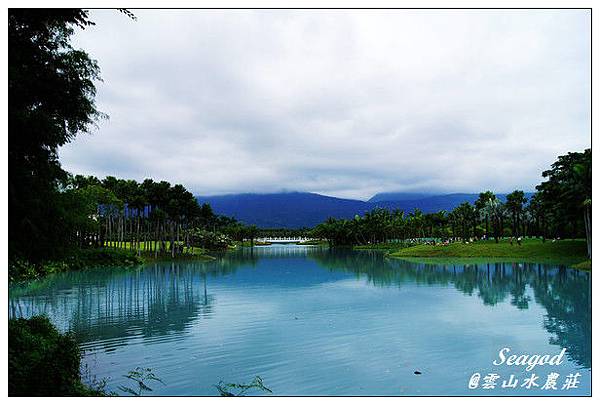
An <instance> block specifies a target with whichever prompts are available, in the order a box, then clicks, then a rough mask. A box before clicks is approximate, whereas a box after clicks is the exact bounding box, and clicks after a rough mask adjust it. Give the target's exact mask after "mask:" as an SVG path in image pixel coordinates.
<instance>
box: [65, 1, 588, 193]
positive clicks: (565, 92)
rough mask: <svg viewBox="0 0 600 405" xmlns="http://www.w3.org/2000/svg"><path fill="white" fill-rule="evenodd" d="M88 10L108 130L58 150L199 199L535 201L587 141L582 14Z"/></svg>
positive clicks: (73, 162) (80, 168)
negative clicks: (509, 196) (500, 197)
mask: <svg viewBox="0 0 600 405" xmlns="http://www.w3.org/2000/svg"><path fill="white" fill-rule="evenodd" d="M134 13H135V14H136V15H137V17H138V20H137V21H135V22H134V21H131V20H130V19H128V18H127V17H126V16H124V15H122V14H120V13H118V12H116V11H111V10H99V11H93V12H92V13H91V17H92V19H93V20H94V21H95V22H96V24H97V25H96V26H95V27H92V28H89V29H87V30H85V31H83V32H80V33H78V34H77V36H76V38H75V44H76V46H78V47H81V48H83V49H85V50H86V51H88V53H90V55H91V56H92V57H93V58H95V59H97V60H98V62H99V64H100V67H101V69H102V77H103V79H104V82H103V83H99V84H98V86H97V87H98V95H97V104H98V107H99V108H100V110H102V111H103V112H105V113H107V114H108V115H109V116H110V119H109V120H107V121H102V122H100V124H99V127H98V128H97V129H96V130H94V131H93V133H91V134H84V135H81V136H79V137H78V138H77V139H76V140H75V142H73V143H72V144H69V145H67V146H66V147H64V148H63V149H61V151H60V158H61V161H62V163H63V166H64V167H65V168H66V169H67V170H69V171H71V172H75V173H83V174H94V175H96V176H99V177H103V176H106V175H115V176H119V177H124V178H134V179H137V180H142V179H144V178H146V177H152V178H154V179H157V180H160V179H164V180H168V181H170V182H172V183H182V184H184V185H185V186H186V187H187V188H188V189H190V190H191V191H193V192H194V193H196V194H201V195H209V194H224V193H237V192H277V191H282V190H287V191H292V190H300V191H312V192H318V193H322V194H327V195H333V196H340V197H351V198H361V199H366V198H369V197H370V196H371V195H373V194H374V193H377V192H382V191H433V192H478V191H480V190H483V189H492V190H494V191H496V192H504V191H511V190H513V189H515V188H521V189H524V190H532V189H533V188H534V187H535V185H536V184H538V183H539V181H540V179H541V177H540V173H541V171H542V170H544V169H546V168H547V167H548V166H549V165H550V164H551V163H552V162H553V161H554V160H555V158H556V156H558V155H560V154H564V153H565V152H567V151H577V150H583V149H584V148H586V147H589V146H590V15H589V14H588V12H587V11H583V10H580V11H576V10H574V11H564V10H555V11H535V10H531V11H517V10H515V11H508V10H506V11H475V10H471V11H459V10H452V11H441V10H440V11H423V10H416V11H408V10H395V11H392V10H390V11H384V12H382V11H364V10H363V11H358V10H357V11H311V10H300V11H277V10H263V11H258V10H255V11H244V10H234V11H215V10H212V11H209V10H191V11H183V10H177V11H169V10H145V11H134Z"/></svg>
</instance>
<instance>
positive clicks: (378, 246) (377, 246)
mask: <svg viewBox="0 0 600 405" xmlns="http://www.w3.org/2000/svg"><path fill="white" fill-rule="evenodd" d="M405 247H406V244H405V243H402V242H386V243H372V244H369V245H356V246H354V247H353V249H355V250H387V251H388V252H394V251H398V250H400V249H403V248H405Z"/></svg>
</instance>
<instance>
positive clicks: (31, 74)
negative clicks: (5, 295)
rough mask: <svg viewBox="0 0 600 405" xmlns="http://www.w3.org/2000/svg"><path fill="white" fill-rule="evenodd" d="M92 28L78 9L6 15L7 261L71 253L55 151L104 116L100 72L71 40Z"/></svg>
mask: <svg viewBox="0 0 600 405" xmlns="http://www.w3.org/2000/svg"><path fill="white" fill-rule="evenodd" d="M90 25H92V23H91V22H90V21H89V20H88V16H87V12H85V11H82V10H75V9H11V10H9V15H8V26H9V27H8V62H9V63H8V65H9V66H8V89H9V90H8V93H9V94H8V96H9V108H8V121H9V131H8V145H9V147H8V166H9V167H10V170H9V175H8V201H9V212H10V220H9V238H8V245H9V256H10V258H11V259H14V258H27V259H28V260H29V261H32V262H36V263H37V262H39V261H41V260H46V259H49V258H53V257H54V258H56V257H59V256H60V255H61V254H62V253H63V251H64V249H68V248H70V243H71V240H70V239H71V234H72V232H71V229H70V225H71V224H70V222H69V221H68V220H67V221H65V216H64V212H65V210H64V209H63V203H64V201H63V198H62V196H61V195H60V193H59V186H60V185H61V184H63V183H64V181H65V180H66V175H65V173H64V171H63V170H62V168H61V167H60V163H59V161H58V154H57V150H58V148H59V147H60V146H62V145H64V144H66V143H68V142H70V141H72V140H73V139H74V138H75V136H76V135H77V134H78V133H80V132H87V131H88V129H89V128H90V127H91V126H93V125H94V123H95V122H96V120H98V119H100V118H102V117H103V115H102V113H100V112H99V111H98V110H97V109H96V106H95V104H94V97H95V92H96V89H95V87H94V81H95V80H99V79H100V78H99V68H98V66H97V64H96V62H95V61H94V60H92V59H91V58H90V57H89V56H88V55H87V54H86V53H85V52H84V51H82V50H77V49H74V48H73V47H72V46H71V45H70V43H69V41H70V38H71V36H72V35H73V33H74V29H75V28H81V29H83V28H86V27H88V26H90Z"/></svg>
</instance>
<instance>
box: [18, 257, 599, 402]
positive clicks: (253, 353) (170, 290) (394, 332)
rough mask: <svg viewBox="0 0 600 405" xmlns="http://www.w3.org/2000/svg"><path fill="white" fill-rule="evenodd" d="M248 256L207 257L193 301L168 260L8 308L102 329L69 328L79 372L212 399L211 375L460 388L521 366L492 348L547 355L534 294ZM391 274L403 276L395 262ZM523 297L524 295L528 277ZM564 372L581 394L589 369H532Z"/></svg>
mask: <svg viewBox="0 0 600 405" xmlns="http://www.w3.org/2000/svg"><path fill="white" fill-rule="evenodd" d="M257 252H258V253H256V252H255V253H256V254H258V256H259V257H258V259H257V258H256V257H254V260H253V261H252V262H251V263H250V262H249V259H248V258H247V257H246V256H244V255H241V256H240V257H239V258H238V259H239V260H237V259H236V260H234V259H235V257H233V256H235V255H233V256H232V258H231V261H230V262H229V264H228V268H227V269H221V270H222V271H221V274H220V275H219V274H217V271H216V269H217V268H218V267H219V264H218V263H217V264H212V265H210V266H208V268H209V269H212V270H213V272H212V273H209V275H208V276H207V277H206V288H207V295H206V297H205V296H204V280H205V278H204V277H203V273H202V272H201V271H199V270H190V269H189V266H190V265H189V264H185V263H180V264H179V265H178V266H175V267H173V268H171V267H170V266H166V267H161V266H158V267H157V268H154V267H152V266H150V267H149V268H148V269H147V270H142V271H113V272H106V270H101V271H98V272H92V273H91V274H89V275H88V277H87V284H86V283H82V281H81V280H83V279H82V278H81V277H80V276H79V277H78V279H77V280H76V282H73V283H72V284H71V285H69V283H68V279H69V277H70V276H69V275H60V277H58V278H57V279H56V280H53V281H54V284H55V285H57V286H58V285H60V288H58V289H54V288H53V286H52V283H51V284H50V285H47V286H45V287H40V289H39V290H37V291H36V292H35V293H32V292H29V293H28V294H27V296H22V297H21V298H20V299H18V300H17V299H16V298H14V299H13V303H15V302H18V303H19V304H20V307H21V308H22V309H24V310H28V311H30V312H31V311H34V312H42V311H45V312H48V313H49V314H50V316H51V317H52V318H53V319H55V320H59V321H60V320H63V325H71V327H73V325H75V326H76V327H79V328H89V327H93V328H94V329H93V330H94V333H99V332H100V331H104V332H105V333H104V334H102V335H101V336H100V335H95V336H94V335H93V334H90V333H89V331H87V332H86V331H85V330H80V331H77V330H76V333H78V336H82V337H85V339H87V340H86V341H84V342H83V343H84V347H85V348H86V349H87V350H88V352H87V355H86V360H87V361H88V363H89V364H90V368H91V370H92V373H93V374H95V375H96V376H97V377H98V378H105V377H110V378H111V383H110V386H111V387H113V388H114V387H116V385H118V384H121V383H124V382H125V381H123V379H122V378H121V377H120V376H121V375H123V374H125V373H126V372H127V371H128V370H129V369H132V368H134V367H136V366H143V367H150V368H152V369H153V370H154V371H155V372H156V373H157V374H158V375H159V376H160V377H161V378H162V379H163V380H164V381H165V383H166V385H165V386H156V388H157V391H156V393H157V394H172V395H177V394H215V393H216V390H215V389H214V387H213V386H212V385H213V384H216V383H217V382H218V381H219V380H220V379H223V380H224V381H227V382H244V381H249V380H251V379H252V378H253V377H254V376H255V375H260V376H261V377H262V378H263V380H264V381H265V384H266V385H267V386H268V387H269V388H271V389H273V391H274V392H275V394H280V395H294V394H324V395H327V394H330V395H331V394H337V395H343V394H354V395H382V394H386V395H401V394H469V393H470V392H469V391H468V390H467V388H466V387H467V382H468V379H469V377H470V376H471V374H472V373H474V372H480V373H482V374H484V375H485V374H486V373H488V372H496V373H498V374H500V375H501V376H502V378H508V377H509V375H510V374H511V373H513V374H515V376H516V377H517V378H520V375H521V374H522V372H523V368H520V367H507V366H493V365H492V361H493V360H494V359H495V358H496V356H497V353H498V350H499V349H501V348H502V347H510V348H511V349H512V350H513V352H515V353H528V354H536V353H539V354H546V353H547V354H556V353H558V352H559V351H560V347H559V346H556V345H551V344H549V333H548V332H547V331H546V329H545V328H544V325H543V321H544V317H545V315H546V309H545V308H544V307H542V306H541V305H540V304H538V303H537V302H536V300H534V299H532V300H531V301H530V303H529V306H528V308H527V309H525V310H524V309H518V308H517V307H516V306H514V305H512V304H511V300H510V296H509V297H507V298H505V299H503V300H501V301H500V302H498V303H496V304H494V305H484V304H483V302H482V299H481V297H479V295H478V293H477V291H476V292H475V293H473V294H471V295H467V294H463V293H462V292H461V291H459V290H457V289H456V288H454V287H453V285H452V283H445V284H441V283H437V284H423V283H422V282H419V283H417V282H414V281H412V282H411V281H410V279H406V280H404V281H403V282H402V283H401V284H398V285H387V286H385V287H381V286H378V284H375V285H374V284H373V282H372V281H369V280H370V278H369V279H368V278H367V277H365V276H362V275H361V273H354V274H353V273H351V272H350V271H352V269H348V271H344V270H343V269H337V270H333V267H335V266H329V267H327V269H325V267H324V264H323V261H322V260H321V261H319V260H314V258H313V257H311V256H310V255H309V256H308V257H306V256H302V255H300V256H298V255H291V256H286V255H285V252H283V253H281V254H277V255H269V256H268V257H266V256H265V255H261V254H260V250H258V249H257ZM295 253H297V252H295ZM354 256H357V257H354ZM351 259H352V260H353V262H352V263H353V265H364V266H366V267H367V268H369V267H370V266H385V264H381V263H384V262H381V261H377V260H376V261H373V258H372V257H371V256H368V255H363V256H358V255H353V256H352V257H351ZM407 266H408V265H407ZM388 267H389V266H388ZM388 267H385V268H378V269H377V271H375V272H374V273H373V274H371V275H370V276H371V277H383V278H385V279H386V280H387V279H388V277H389V276H390V274H388V273H389V272H392V274H391V275H392V276H397V275H398V274H397V272H399V271H402V270H401V269H396V268H395V267H397V264H395V265H394V269H391V270H390V269H389V268H388ZM507 267H508V266H507ZM440 271H441V270H440ZM381 272H383V273H381ZM380 273H381V274H380ZM405 273H406V274H411V273H410V271H409V268H408V267H407V268H406V269H405ZM464 273H465V274H463V272H462V271H461V272H459V275H458V276H456V277H467V273H468V271H466V270H465V272H464ZM507 273H508V272H507ZM527 274H529V273H527ZM511 277H512V276H511ZM555 277H558V276H555ZM392 279H393V278H392ZM510 280H513V278H510ZM375 281H376V280H375ZM150 287H152V288H150ZM498 288H500V287H498ZM502 288H504V287H502ZM109 292H110V293H109ZM574 293H576V292H574ZM579 293H580V294H581V292H579ZM525 295H527V296H530V297H533V296H534V292H533V290H532V287H531V286H527V287H526V289H525ZM134 296H135V297H138V299H137V300H132V298H131V297H134ZM205 298H206V301H205ZM567 298H568V297H567ZM84 300H89V301H90V302H89V305H88V307H86V308H87V311H88V312H85V311H82V308H81V307H82V301H84ZM128 306H129V307H128ZM150 308H152V309H150ZM77 316H80V317H83V316H86V317H88V318H89V319H86V322H83V321H81V320H77V319H76V317H77ZM59 323H60V322H59ZM111 328H113V329H111ZM111 333H114V334H115V335H111ZM588 349H589V348H588ZM583 351H584V352H585V349H584V350H583ZM588 352H589V350H588ZM415 370H419V371H421V372H422V373H423V374H422V375H419V376H417V375H415V374H414V371H415ZM576 370H579V372H581V373H582V374H583V375H584V378H583V379H584V385H583V386H582V388H581V389H578V390H573V391H570V392H567V393H573V394H579V395H581V394H585V393H589V378H590V377H589V376H590V372H589V370H587V369H583V368H582V367H580V366H578V365H577V364H576V363H573V362H572V361H570V360H565V362H564V364H562V365H561V366H557V367H547V366H546V367H536V369H535V370H534V372H535V373H536V374H538V375H542V376H543V377H544V378H545V376H546V375H547V374H548V373H549V372H550V371H556V372H558V373H560V374H561V379H562V378H564V376H566V374H568V373H571V372H574V371H576ZM559 381H560V380H559ZM500 382H501V381H500ZM542 383H543V382H542ZM559 388H560V387H559ZM509 392H513V391H507V390H500V389H496V390H495V391H490V392H489V393H491V394H494V393H495V394H499V393H509ZM559 392H560V391H559ZM471 393H472V392H471ZM475 393H477V394H485V393H487V392H483V391H476V392H475ZM513 393H518V394H521V395H522V394H527V393H531V394H537V395H539V394H542V393H543V392H540V391H537V390H536V391H529V392H528V391H524V390H520V391H517V392H513ZM561 393H565V392H561Z"/></svg>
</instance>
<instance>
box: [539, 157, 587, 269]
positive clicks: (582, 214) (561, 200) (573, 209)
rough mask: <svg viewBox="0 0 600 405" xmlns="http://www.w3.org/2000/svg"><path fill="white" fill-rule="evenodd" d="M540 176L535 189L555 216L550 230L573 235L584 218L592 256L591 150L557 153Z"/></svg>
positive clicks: (585, 231)
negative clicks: (568, 230) (539, 181)
mask: <svg viewBox="0 0 600 405" xmlns="http://www.w3.org/2000/svg"><path fill="white" fill-rule="evenodd" d="M542 176H543V177H544V178H545V179H546V180H545V181H544V182H542V183H541V184H540V185H538V186H537V187H536V189H537V190H538V193H539V194H540V199H541V200H542V202H543V203H544V204H545V205H546V206H547V207H548V210H549V215H551V216H552V218H553V220H554V223H553V231H554V232H555V234H557V235H560V234H562V233H564V232H566V230H567V229H570V230H571V233H572V235H575V234H576V232H577V229H580V226H579V225H578V224H579V223H581V222H583V225H584V226H583V228H584V233H585V238H586V241H587V247H588V256H589V257H590V258H591V256H592V227H591V217H592V207H591V201H592V150H591V149H586V150H584V151H583V152H570V153H568V154H566V155H563V156H559V157H558V159H557V161H556V162H554V163H553V164H552V166H551V168H550V169H549V170H546V171H544V172H543V173H542Z"/></svg>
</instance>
